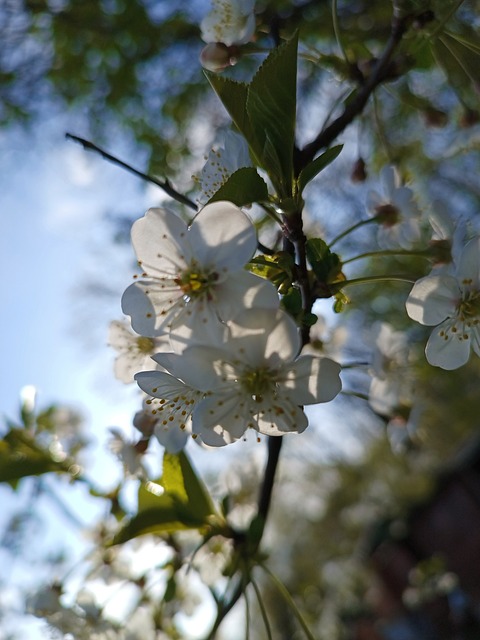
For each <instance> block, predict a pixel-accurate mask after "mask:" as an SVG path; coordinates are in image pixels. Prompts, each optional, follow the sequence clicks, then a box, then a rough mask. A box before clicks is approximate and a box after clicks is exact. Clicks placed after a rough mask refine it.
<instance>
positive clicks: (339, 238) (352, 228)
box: [328, 218, 376, 249]
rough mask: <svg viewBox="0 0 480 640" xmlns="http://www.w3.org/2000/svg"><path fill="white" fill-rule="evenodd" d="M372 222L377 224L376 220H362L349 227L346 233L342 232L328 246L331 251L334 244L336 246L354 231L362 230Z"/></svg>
mask: <svg viewBox="0 0 480 640" xmlns="http://www.w3.org/2000/svg"><path fill="white" fill-rule="evenodd" d="M372 222H376V220H375V218H367V219H365V220H360V221H359V222H356V223H355V224H354V225H352V226H351V227H348V229H345V230H344V231H342V233H340V234H339V235H338V236H336V237H335V238H334V239H333V240H332V241H331V242H330V244H329V245H328V248H329V249H331V248H332V247H333V245H334V244H336V243H337V242H338V241H339V240H342V238H345V236H348V234H349V233H352V231H356V230H357V229H360V227H364V226H365V225H367V224H371V223H372Z"/></svg>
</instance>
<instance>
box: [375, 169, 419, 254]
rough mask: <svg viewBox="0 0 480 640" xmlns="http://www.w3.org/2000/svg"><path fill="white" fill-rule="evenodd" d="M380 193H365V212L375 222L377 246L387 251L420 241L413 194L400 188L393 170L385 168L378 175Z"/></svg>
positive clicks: (406, 246)
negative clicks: (376, 226)
mask: <svg viewBox="0 0 480 640" xmlns="http://www.w3.org/2000/svg"><path fill="white" fill-rule="evenodd" d="M380 181H381V184H382V188H383V193H382V194H380V193H378V191H375V190H371V191H369V192H368V194H367V205H366V206H367V211H369V213H370V214H371V215H372V216H373V217H374V218H375V219H376V220H377V222H378V224H379V227H378V243H379V245H380V246H382V247H384V248H386V249H388V248H395V247H397V246H400V247H402V248H404V249H410V247H411V246H412V245H413V244H414V243H415V242H417V241H418V240H419V239H420V227H419V223H418V219H417V218H418V213H419V212H418V209H417V205H416V204H415V201H414V200H413V192H412V190H411V189H409V188H408V187H404V186H401V182H400V177H399V175H398V173H397V172H396V170H395V168H394V167H384V169H383V170H382V172H381V174H380Z"/></svg>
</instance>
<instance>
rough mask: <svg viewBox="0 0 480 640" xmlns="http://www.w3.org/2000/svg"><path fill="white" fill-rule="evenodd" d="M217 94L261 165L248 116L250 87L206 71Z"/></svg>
mask: <svg viewBox="0 0 480 640" xmlns="http://www.w3.org/2000/svg"><path fill="white" fill-rule="evenodd" d="M204 73H205V75H206V76H207V78H208V81H209V82H210V84H211V86H212V87H213V89H214V91H215V93H216V94H217V96H218V97H219V98H220V100H221V102H222V104H223V106H224V107H225V109H226V110H227V111H228V114H229V115H230V117H231V118H232V120H233V122H234V124H235V126H236V127H237V129H238V130H239V131H240V133H241V134H242V135H243V137H244V138H245V140H246V141H247V142H248V145H249V147H250V151H251V152H252V154H253V156H254V158H255V161H256V163H257V164H261V162H260V158H259V157H258V156H257V153H256V152H257V151H258V147H257V146H256V144H255V142H256V140H255V136H254V133H253V131H252V128H251V124H250V120H249V118H248V114H247V96H248V88H249V86H248V85H247V84H245V83H243V82H235V81H234V80H230V79H229V78H225V77H223V76H219V75H218V74H217V73H212V72H210V71H205V72H204Z"/></svg>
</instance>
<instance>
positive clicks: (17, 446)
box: [0, 428, 72, 482]
mask: <svg viewBox="0 0 480 640" xmlns="http://www.w3.org/2000/svg"><path fill="white" fill-rule="evenodd" d="M71 464H72V462H71V461H66V460H62V461H58V460H55V459H54V458H52V456H51V454H50V452H49V450H48V449H44V448H43V447H41V446H40V445H39V444H38V443H37V442H35V439H34V437H33V436H32V435H31V434H30V433H28V432H27V431H25V430H24V429H16V428H14V429H11V430H10V431H9V432H8V433H7V434H6V436H5V437H4V439H3V440H1V441H0V482H16V481H17V480H20V479H22V478H26V477H28V476H38V475H42V474H44V473H50V472H52V471H54V472H57V473H69V470H70V468H71Z"/></svg>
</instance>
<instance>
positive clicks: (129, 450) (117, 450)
mask: <svg viewBox="0 0 480 640" xmlns="http://www.w3.org/2000/svg"><path fill="white" fill-rule="evenodd" d="M110 434H111V436H110V439H109V441H108V448H109V449H110V451H111V452H112V453H114V454H115V455H116V456H117V458H118V459H119V460H120V461H121V462H122V464H123V469H124V472H125V474H126V475H127V476H137V477H142V476H143V477H147V475H148V474H147V471H146V469H145V467H144V466H143V456H144V454H145V451H146V448H147V446H148V441H143V440H141V441H140V442H133V441H130V440H128V439H127V438H126V437H125V435H124V434H123V433H122V432H121V431H120V429H117V428H116V427H111V428H110Z"/></svg>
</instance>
